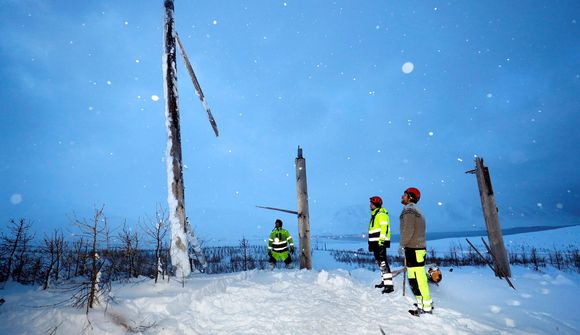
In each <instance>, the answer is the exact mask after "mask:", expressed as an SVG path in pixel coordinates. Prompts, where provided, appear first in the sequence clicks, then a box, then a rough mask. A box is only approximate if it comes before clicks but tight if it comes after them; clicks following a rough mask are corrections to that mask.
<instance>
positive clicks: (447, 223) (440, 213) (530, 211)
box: [311, 203, 580, 236]
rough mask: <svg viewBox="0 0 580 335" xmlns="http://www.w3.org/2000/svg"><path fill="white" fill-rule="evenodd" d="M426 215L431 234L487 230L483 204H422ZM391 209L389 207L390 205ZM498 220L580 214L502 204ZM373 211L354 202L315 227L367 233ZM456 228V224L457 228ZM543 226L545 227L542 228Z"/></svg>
mask: <svg viewBox="0 0 580 335" xmlns="http://www.w3.org/2000/svg"><path fill="white" fill-rule="evenodd" d="M421 209H422V210H423V212H424V213H425V216H426V219H427V233H428V234H430V235H431V236H435V235H436V234H439V233H441V234H449V233H450V232H453V231H456V232H461V233H462V234H464V233H465V232H469V233H476V232H480V231H485V221H484V218H483V212H482V209H481V205H479V204H476V205H469V204H464V203H459V204H454V203H449V204H445V205H441V206H439V205H431V206H429V205H425V206H423V207H421ZM387 210H388V209H387ZM400 210H401V209H400V208H398V209H397V210H396V211H392V210H391V211H389V217H390V219H391V226H392V227H393V231H394V232H398V230H399V227H398V225H399V213H400ZM498 211H499V221H500V225H501V227H502V229H503V230H508V231H509V229H516V230H514V231H518V230H517V229H518V228H521V229H524V230H525V229H529V228H530V227H546V228H550V227H551V228H560V227H564V226H573V225H578V224H580V217H579V216H577V215H575V214H573V213H570V212H567V211H566V210H564V209H560V208H557V207H556V206H553V207H549V208H545V207H543V206H539V205H537V206H519V207H515V206H499V208H498ZM369 218H370V213H369V209H368V206H364V205H351V206H346V207H343V208H341V209H340V210H338V211H335V212H334V214H333V215H332V216H331V217H330V219H328V218H326V217H323V218H314V219H313V220H311V221H312V223H311V226H312V225H316V224H317V223H318V220H320V221H322V222H324V224H322V225H317V226H316V227H313V231H314V230H315V231H316V233H318V234H321V235H345V234H355V235H356V234H359V233H360V234H363V233H366V231H367V228H368V222H369ZM454 228H457V230H455V229H454ZM542 230H543V229H542Z"/></svg>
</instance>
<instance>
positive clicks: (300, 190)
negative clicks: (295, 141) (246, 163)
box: [296, 146, 312, 270]
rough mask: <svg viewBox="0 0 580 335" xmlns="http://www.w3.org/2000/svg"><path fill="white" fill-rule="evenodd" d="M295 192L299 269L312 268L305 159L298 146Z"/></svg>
mask: <svg viewBox="0 0 580 335" xmlns="http://www.w3.org/2000/svg"><path fill="white" fill-rule="evenodd" d="M296 193H297V196H298V236H299V239H300V246H299V247H300V249H299V250H300V269H308V270H312V257H311V253H310V214H309V212H308V188H307V186H306V160H305V159H304V157H302V148H300V146H298V156H297V157H296Z"/></svg>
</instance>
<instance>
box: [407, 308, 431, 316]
mask: <svg viewBox="0 0 580 335" xmlns="http://www.w3.org/2000/svg"><path fill="white" fill-rule="evenodd" d="M409 314H411V315H413V316H420V315H421V314H433V309H431V310H430V311H426V310H424V309H423V308H417V309H410V310H409Z"/></svg>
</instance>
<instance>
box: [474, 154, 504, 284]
mask: <svg viewBox="0 0 580 335" xmlns="http://www.w3.org/2000/svg"><path fill="white" fill-rule="evenodd" d="M475 174H476V176H477V186H478V187H479V195H480V197H481V206H482V207H483V216H484V217H485V225H486V227H487V236H488V238H489V242H490V245H491V246H490V249H491V252H492V254H493V256H494V257H493V258H494V266H495V274H496V276H498V277H511V276H512V275H511V269H510V263H509V258H508V254H507V252H506V249H505V245H504V243H503V235H502V232H501V228H500V225H499V217H498V213H497V212H498V210H497V206H496V203H495V196H494V195H493V188H492V186H491V177H490V176H489V169H488V168H487V167H486V166H484V165H483V158H479V157H477V158H476V159H475Z"/></svg>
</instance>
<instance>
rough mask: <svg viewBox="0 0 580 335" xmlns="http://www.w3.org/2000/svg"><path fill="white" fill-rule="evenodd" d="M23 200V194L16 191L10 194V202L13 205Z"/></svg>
mask: <svg viewBox="0 0 580 335" xmlns="http://www.w3.org/2000/svg"><path fill="white" fill-rule="evenodd" d="M21 202H22V194H20V193H14V194H12V195H11V196H10V203H11V204H13V205H18V204H20V203H21Z"/></svg>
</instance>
